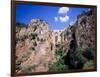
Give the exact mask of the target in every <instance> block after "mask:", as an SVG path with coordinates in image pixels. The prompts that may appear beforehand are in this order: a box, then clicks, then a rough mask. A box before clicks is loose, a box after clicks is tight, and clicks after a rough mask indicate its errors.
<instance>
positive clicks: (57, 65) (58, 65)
mask: <svg viewBox="0 0 100 77" xmlns="http://www.w3.org/2000/svg"><path fill="white" fill-rule="evenodd" d="M55 56H56V57H58V56H59V59H58V60H57V62H54V63H50V64H49V70H50V71H54V72H59V71H66V70H67V69H68V66H67V65H65V64H64V59H63V57H64V50H63V49H60V50H58V51H56V53H55Z"/></svg>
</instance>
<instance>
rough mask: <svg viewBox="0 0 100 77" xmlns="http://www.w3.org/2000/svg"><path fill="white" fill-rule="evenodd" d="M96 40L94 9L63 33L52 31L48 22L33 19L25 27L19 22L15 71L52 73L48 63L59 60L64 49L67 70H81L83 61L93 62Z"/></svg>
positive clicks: (83, 14)
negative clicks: (92, 50) (57, 54)
mask: <svg viewBox="0 0 100 77" xmlns="http://www.w3.org/2000/svg"><path fill="white" fill-rule="evenodd" d="M95 37H96V13H95V10H94V9H92V10H89V11H87V12H85V13H82V14H80V15H79V16H77V21H76V22H75V23H74V24H73V25H70V26H69V27H68V28H65V29H64V30H58V31H55V30H49V29H48V24H47V22H45V21H43V20H40V19H32V20H31V21H30V23H29V24H28V25H26V26H25V25H24V26H22V25H21V24H18V23H17V24H16V72H17V73H33V72H47V71H49V70H50V68H49V64H52V63H55V62H57V61H58V60H60V56H56V55H55V54H56V53H58V52H59V50H61V49H62V50H63V51H64V53H63V57H62V58H61V60H62V59H63V60H62V61H64V66H65V67H66V65H67V66H68V69H82V68H83V67H84V64H83V63H84V62H87V61H90V60H93V57H94V55H93V54H92V53H91V51H90V49H95V46H96V41H95V40H96V38H95ZM61 53H62V52H61ZM61 53H60V54H61ZM88 54H91V55H88ZM80 58H81V59H80ZM65 67H64V68H65ZM61 69H62V68H61Z"/></svg>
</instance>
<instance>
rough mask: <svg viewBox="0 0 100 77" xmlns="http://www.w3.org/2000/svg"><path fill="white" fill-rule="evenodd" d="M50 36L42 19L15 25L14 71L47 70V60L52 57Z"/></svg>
mask: <svg viewBox="0 0 100 77" xmlns="http://www.w3.org/2000/svg"><path fill="white" fill-rule="evenodd" d="M51 37H52V36H51V35H50V32H49V31H48V24H47V23H46V22H44V21H42V20H36V19H33V20H31V22H30V24H29V25H28V27H21V28H20V27H18V26H16V57H17V59H16V65H17V70H16V71H18V72H19V73H20V72H25V71H26V70H31V72H34V71H35V72H41V71H42V72H45V71H48V62H49V61H51V60H52V59H53V53H52V48H51V45H52V39H51Z"/></svg>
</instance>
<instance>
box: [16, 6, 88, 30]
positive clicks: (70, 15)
mask: <svg viewBox="0 0 100 77" xmlns="http://www.w3.org/2000/svg"><path fill="white" fill-rule="evenodd" d="M87 10H88V8H75V7H59V6H46V5H31V4H17V5H16V22H21V23H25V24H28V23H29V22H30V20H31V19H41V20H44V21H46V22H48V24H49V29H53V30H55V29H63V28H65V27H68V26H69V24H70V23H72V22H73V21H74V20H75V19H76V17H77V15H78V14H80V13H81V12H83V11H87Z"/></svg>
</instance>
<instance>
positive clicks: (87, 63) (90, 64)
mask: <svg viewBox="0 0 100 77" xmlns="http://www.w3.org/2000/svg"><path fill="white" fill-rule="evenodd" d="M93 68H94V63H93V60H89V61H87V62H86V63H85V64H84V66H83V69H93Z"/></svg>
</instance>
